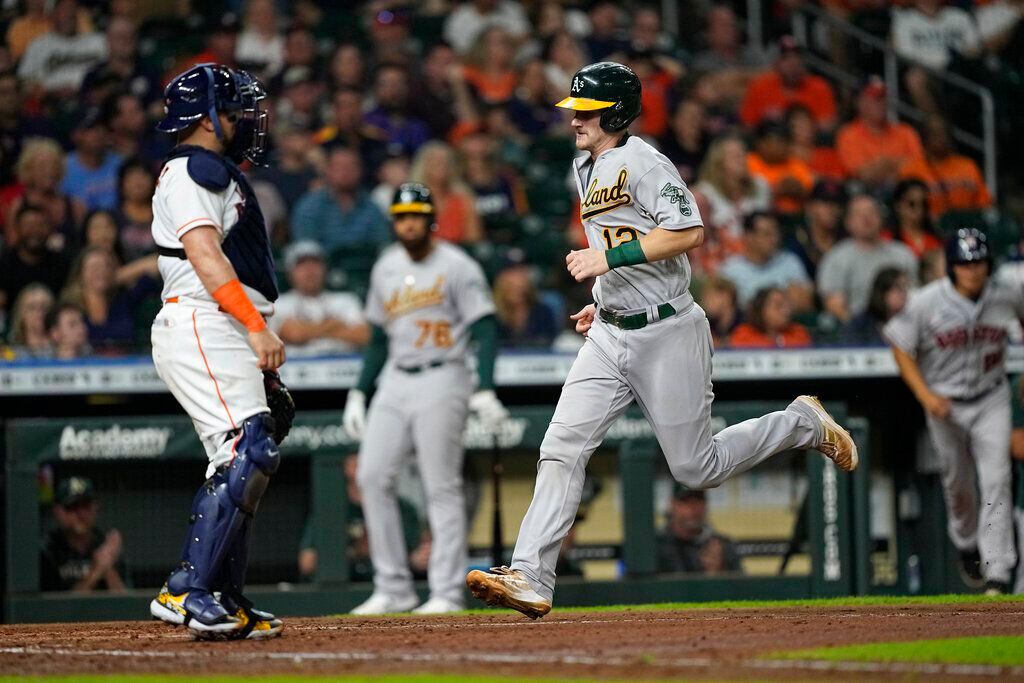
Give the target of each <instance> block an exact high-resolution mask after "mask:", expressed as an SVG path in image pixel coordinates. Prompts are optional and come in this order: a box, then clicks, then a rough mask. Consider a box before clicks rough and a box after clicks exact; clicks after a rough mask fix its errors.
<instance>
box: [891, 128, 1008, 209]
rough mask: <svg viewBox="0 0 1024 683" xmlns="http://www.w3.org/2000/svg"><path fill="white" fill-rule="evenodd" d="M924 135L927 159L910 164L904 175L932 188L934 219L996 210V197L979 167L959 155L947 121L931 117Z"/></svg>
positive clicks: (903, 171) (925, 157) (902, 174)
mask: <svg viewBox="0 0 1024 683" xmlns="http://www.w3.org/2000/svg"><path fill="white" fill-rule="evenodd" d="M921 133H922V135H923V137H924V157H923V158H920V159H915V160H913V161H911V162H909V163H907V164H906V165H905V166H904V167H903V170H902V171H901V172H900V175H901V176H902V177H904V178H918V179H920V180H921V181H922V182H924V183H925V184H927V185H928V189H929V190H930V191H931V197H930V200H929V209H930V210H931V215H932V217H933V218H938V217H939V216H941V215H942V214H944V213H946V212H947V211H980V210H981V209H987V208H989V207H990V206H992V195H990V194H989V191H988V187H987V186H986V185H985V179H984V178H983V177H982V175H981V171H980V170H979V169H978V164H976V163H974V160H973V159H971V158H970V157H966V156H963V155H962V154H956V153H955V151H954V150H953V144H952V141H951V140H950V135H949V126H948V125H947V124H946V122H945V120H943V118H942V117H941V116H929V117H928V118H927V119H925V122H924V126H923V127H922V129H921Z"/></svg>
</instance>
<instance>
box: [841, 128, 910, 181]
mask: <svg viewBox="0 0 1024 683" xmlns="http://www.w3.org/2000/svg"><path fill="white" fill-rule="evenodd" d="M836 151H838V152H839V158H840V159H841V160H842V162H843V165H844V166H846V170H848V171H849V172H850V173H852V174H857V173H858V172H859V171H860V169H861V167H862V166H864V165H865V164H867V163H868V162H870V161H874V160H875V159H877V158H879V157H900V158H902V159H903V162H904V163H909V162H910V161H913V160H916V159H923V158H924V149H923V148H922V147H921V138H919V137H918V136H917V131H915V130H914V129H913V128H911V127H910V126H908V125H907V124H905V123H889V124H886V126H885V127H884V128H882V129H881V130H880V131H878V132H875V131H873V130H871V129H870V128H868V127H867V126H866V125H865V124H864V122H863V121H861V120H860V119H856V120H854V121H851V122H850V123H848V124H846V125H845V126H843V127H842V128H840V129H839V133H838V134H837V135H836Z"/></svg>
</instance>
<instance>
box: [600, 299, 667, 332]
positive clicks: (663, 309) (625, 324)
mask: <svg viewBox="0 0 1024 683" xmlns="http://www.w3.org/2000/svg"><path fill="white" fill-rule="evenodd" d="M597 314H598V315H599V316H601V320H603V321H605V322H606V323H608V324H609V325H614V326H615V327H617V328H619V329H620V330H639V329H642V328H644V327H647V326H648V325H650V324H652V323H655V322H657V321H658V320H664V319H665V318H669V317H671V316H673V315H675V314H676V309H675V307H674V306H672V304H669V303H664V304H658V318H657V320H651V319H650V318H649V317H648V315H647V311H641V312H639V313H630V314H622V313H616V312H615V311H609V310H608V309H607V308H599V309H598V311H597Z"/></svg>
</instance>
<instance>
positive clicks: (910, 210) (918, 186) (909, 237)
mask: <svg viewBox="0 0 1024 683" xmlns="http://www.w3.org/2000/svg"><path fill="white" fill-rule="evenodd" d="M891 215H892V218H893V223H892V230H891V232H889V233H888V234H886V233H883V234H884V235H885V236H886V237H891V238H893V239H896V240H898V241H900V242H902V243H903V244H905V245H906V246H907V248H908V249H910V251H912V252H914V256H916V257H917V258H921V255H922V254H924V252H926V251H930V250H932V249H941V248H942V240H941V239H940V238H939V236H938V235H936V234H935V228H934V227H933V226H932V221H931V218H930V217H929V216H928V186H927V185H925V184H924V183H923V182H921V181H920V180H916V179H911V180H901V181H900V182H899V184H898V185H896V189H895V190H894V191H893V194H892V214H891Z"/></svg>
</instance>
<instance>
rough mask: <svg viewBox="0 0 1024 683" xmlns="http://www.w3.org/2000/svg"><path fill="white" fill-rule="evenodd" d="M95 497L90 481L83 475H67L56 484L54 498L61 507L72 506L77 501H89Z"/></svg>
mask: <svg viewBox="0 0 1024 683" xmlns="http://www.w3.org/2000/svg"><path fill="white" fill-rule="evenodd" d="M95 499H96V495H95V492H94V490H93V486H92V481H90V480H89V479H86V478H85V477H68V478H67V479H65V480H64V481H62V482H61V483H60V484H58V485H57V496H56V497H55V498H54V500H55V501H56V502H57V505H60V506H61V507H72V506H74V505H77V504H78V503H91V502H92V501H93V500H95Z"/></svg>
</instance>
